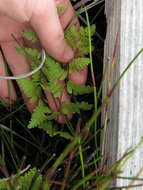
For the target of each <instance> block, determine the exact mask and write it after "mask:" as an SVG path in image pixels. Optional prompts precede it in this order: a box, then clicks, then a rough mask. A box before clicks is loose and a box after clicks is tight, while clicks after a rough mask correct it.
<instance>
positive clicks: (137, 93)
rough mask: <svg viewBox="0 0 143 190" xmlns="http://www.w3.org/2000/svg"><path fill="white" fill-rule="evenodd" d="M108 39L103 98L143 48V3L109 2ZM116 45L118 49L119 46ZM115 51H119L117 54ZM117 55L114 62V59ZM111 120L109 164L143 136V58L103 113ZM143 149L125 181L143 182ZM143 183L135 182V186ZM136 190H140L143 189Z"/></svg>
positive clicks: (133, 0) (130, 165)
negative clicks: (141, 180) (134, 178)
mask: <svg viewBox="0 0 143 190" xmlns="http://www.w3.org/2000/svg"><path fill="white" fill-rule="evenodd" d="M105 14H106V17H107V36H106V41H105V56H104V67H105V65H106V64H109V70H108V73H107V78H106V81H105V85H104V90H103V96H104V97H105V96H106V95H107V91H108V89H109V88H110V87H111V86H112V84H113V83H114V82H115V80H116V79H117V78H118V77H119V75H120V74H121V73H122V71H123V70H124V69H125V67H126V66H127V65H128V64H129V62H130V61H131V60H132V59H133V57H134V56H135V55H136V54H137V53H138V52H139V50H140V49H141V48H143V0H105ZM115 44H116V45H115ZM114 50H116V51H115V52H114ZM114 54H115V59H114V61H113V60H112V57H113V56H114ZM106 113H107V117H108V126H107V129H106V138H105V152H106V153H107V152H108V153H109V154H110V157H111V158H110V159H109V160H108V163H109V164H112V163H114V162H115V161H117V160H118V159H120V158H121V156H123V154H124V153H125V152H126V150H127V149H128V148H133V147H134V146H135V145H136V144H137V143H138V142H139V141H140V139H141V137H142V136H143V55H141V56H140V57H139V58H138V59H137V60H136V62H135V64H134V65H132V67H131V68H130V69H129V71H128V72H127V74H126V75H125V77H124V78H123V80H122V81H121V82H120V85H119V86H118V88H117V89H116V90H115V92H114V94H113V96H112V100H111V102H110V104H109V106H108V109H107V111H105V110H104V111H103V123H104V121H105V119H107V118H106ZM142 168H143V146H141V147H140V148H139V149H138V150H137V152H136V153H135V154H134V156H133V157H132V158H131V159H130V160H129V161H128V162H127V164H126V165H125V166H124V167H123V173H122V174H120V175H121V176H124V177H133V176H136V175H138V174H139V172H140V175H139V177H142V178H143V172H141V169H142ZM130 183H131V181H130V180H121V179H120V180H116V181H114V185H115V186H124V185H129V184H130ZM139 183H143V182H140V181H134V185H135V184H139ZM134 189H137V190H140V189H143V186H142V187H136V188H134Z"/></svg>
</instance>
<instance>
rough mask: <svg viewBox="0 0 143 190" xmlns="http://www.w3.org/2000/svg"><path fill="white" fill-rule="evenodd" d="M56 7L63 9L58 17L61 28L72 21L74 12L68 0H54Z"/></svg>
mask: <svg viewBox="0 0 143 190" xmlns="http://www.w3.org/2000/svg"><path fill="white" fill-rule="evenodd" d="M55 2H56V6H57V8H60V7H61V8H63V9H64V11H63V12H61V13H59V18H60V22H61V25H62V27H63V29H65V28H67V26H68V25H69V24H70V23H71V22H72V20H73V19H74V17H75V12H74V9H73V7H72V4H71V2H70V1H69V0H55Z"/></svg>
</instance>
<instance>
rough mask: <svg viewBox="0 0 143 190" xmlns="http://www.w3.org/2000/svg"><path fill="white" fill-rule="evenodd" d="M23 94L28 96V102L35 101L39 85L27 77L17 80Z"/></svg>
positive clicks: (37, 96) (38, 93)
mask: <svg viewBox="0 0 143 190" xmlns="http://www.w3.org/2000/svg"><path fill="white" fill-rule="evenodd" d="M17 82H18V84H19V86H20V87H21V88H22V90H23V91H24V93H25V95H26V96H27V97H28V98H30V102H36V101H37V100H38V98H39V97H40V87H39V86H38V85H37V84H36V83H35V82H33V81H32V80H31V79H29V78H24V79H19V80H17Z"/></svg>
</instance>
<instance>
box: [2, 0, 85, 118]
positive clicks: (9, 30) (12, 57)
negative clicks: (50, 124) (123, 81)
mask: <svg viewBox="0 0 143 190" xmlns="http://www.w3.org/2000/svg"><path fill="white" fill-rule="evenodd" d="M34 3H35V4H34ZM61 6H64V7H66V10H65V11H64V13H62V14H61V15H60V16H58V13H57V7H61ZM0 14H1V15H0V46H1V48H2V51H3V53H4V56H5V58H6V60H7V62H8V65H9V67H10V69H11V71H12V73H13V74H14V75H18V74H23V73H27V72H29V71H30V68H29V65H28V63H27V61H26V58H25V57H23V56H21V55H19V54H18V53H17V52H16V48H17V47H18V44H17V42H16V41H15V40H14V39H13V38H12V35H11V34H13V35H14V36H15V38H16V39H18V40H19V41H20V42H21V43H24V42H23V39H22V37H21V32H22V31H23V30H24V29H28V28H30V29H31V28H32V29H34V30H35V31H36V33H37V34H38V36H39V39H40V42H41V45H42V46H43V47H44V48H45V49H46V50H47V52H48V54H50V55H51V56H53V57H54V58H55V59H57V60H59V61H61V62H68V61H70V60H71V59H72V58H73V52H72V50H71V49H70V48H69V47H68V46H67V44H66V42H65V40H64V29H65V28H66V27H67V26H68V25H69V24H71V22H72V21H73V17H74V10H73V8H72V5H71V3H70V1H69V0H55V1H53V0H43V1H42V3H41V1H40V0H36V2H35V1H32V0H31V1H30V0H27V1H18V0H14V1H13V2H11V0H1V1H0ZM76 22H77V21H76ZM86 73H87V70H86V69H84V70H82V71H80V72H79V73H76V74H73V75H72V76H70V78H71V79H72V80H73V81H75V82H78V83H84V81H85V80H86ZM0 75H5V71H4V61H3V58H2V55H1V54H0ZM0 82H1V83H0V97H1V98H2V99H3V100H4V101H5V102H6V103H8V102H9V98H11V99H12V100H16V93H15V90H14V87H13V84H12V82H9V85H7V81H5V80H1V81H0ZM9 87H10V94H9ZM45 94H46V96H47V99H48V100H49V102H51V104H50V107H51V108H52V109H53V110H54V111H56V109H58V108H56V107H55V105H54V101H53V98H52V97H51V95H50V94H49V93H45ZM22 95H23V97H24V99H25V102H26V104H27V106H28V108H29V110H30V111H32V109H33V108H34V107H35V104H30V103H29V102H27V100H28V99H27V97H26V96H25V95H24V93H23V92H22ZM9 96H10V97H9ZM60 101H70V98H69V96H68V94H67V92H66V90H65V91H64V92H63V94H62V96H61V100H60ZM59 120H60V119H59Z"/></svg>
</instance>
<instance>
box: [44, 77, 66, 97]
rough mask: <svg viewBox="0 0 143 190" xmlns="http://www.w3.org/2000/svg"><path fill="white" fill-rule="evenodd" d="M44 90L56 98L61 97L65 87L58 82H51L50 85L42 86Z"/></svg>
mask: <svg viewBox="0 0 143 190" xmlns="http://www.w3.org/2000/svg"><path fill="white" fill-rule="evenodd" d="M41 86H42V89H43V90H46V91H48V92H51V93H52V94H53V96H54V97H60V95H61V93H62V92H63V90H64V86H63V85H62V84H61V83H60V81H58V80H54V81H50V82H48V84H47V85H46V86H45V85H41Z"/></svg>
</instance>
